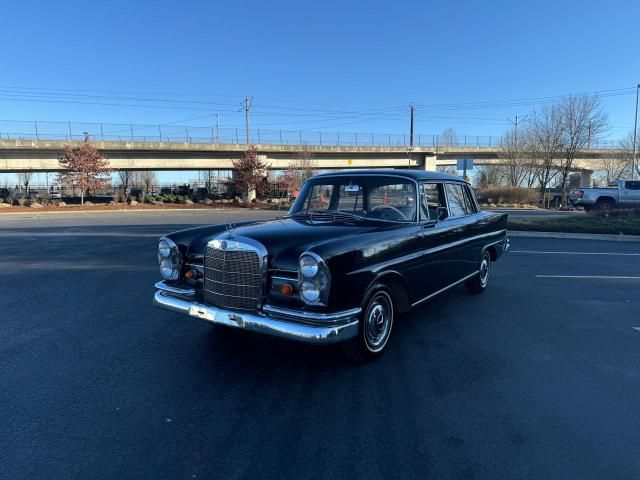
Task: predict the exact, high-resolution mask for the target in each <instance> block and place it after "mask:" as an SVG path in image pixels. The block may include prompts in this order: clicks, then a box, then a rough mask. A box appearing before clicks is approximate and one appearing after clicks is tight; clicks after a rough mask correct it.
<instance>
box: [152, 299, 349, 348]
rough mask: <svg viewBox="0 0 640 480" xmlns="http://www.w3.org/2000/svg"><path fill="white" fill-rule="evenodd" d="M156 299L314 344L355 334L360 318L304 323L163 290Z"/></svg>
mask: <svg viewBox="0 0 640 480" xmlns="http://www.w3.org/2000/svg"><path fill="white" fill-rule="evenodd" d="M153 303H154V305H155V306H157V307H160V308H163V309H165V310H169V311H171V312H174V313H180V314H183V315H188V316H190V317H194V318H199V319H201V320H205V321H207V322H209V323H213V324H217V325H226V326H228V327H233V328H240V329H243V330H250V331H253V332H258V333H265V334H268V335H273V336H275V337H280V338H286V339H289V340H297V341H299V342H305V343H310V344H317V345H324V344H331V343H338V342H342V341H344V340H348V339H350V338H353V337H355V336H356V335H357V334H358V323H359V320H358V319H357V318H353V317H349V316H346V317H345V318H344V322H343V323H340V324H332V325H304V324H300V323H293V322H291V321H286V320H280V319H277V318H273V317H270V316H268V315H261V314H258V313H244V312H236V311H230V310H225V309H222V308H217V307H213V306H209V305H203V304H200V303H197V302H193V301H188V300H183V299H179V298H175V297H172V296H169V295H166V294H165V293H163V292H162V291H158V292H156V294H155V296H154V297H153Z"/></svg>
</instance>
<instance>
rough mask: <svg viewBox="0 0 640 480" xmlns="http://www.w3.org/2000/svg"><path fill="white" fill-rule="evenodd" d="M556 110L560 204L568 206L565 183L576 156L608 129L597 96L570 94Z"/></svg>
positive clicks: (605, 117)
mask: <svg viewBox="0 0 640 480" xmlns="http://www.w3.org/2000/svg"><path fill="white" fill-rule="evenodd" d="M557 108H558V109H559V112H560V117H561V122H562V125H561V138H562V150H563V155H562V156H561V157H560V159H559V165H558V172H559V174H560V182H559V183H560V187H561V188H562V195H563V201H562V203H563V204H566V203H567V199H566V196H567V193H568V192H567V180H568V179H569V174H570V173H571V172H572V170H573V168H574V160H575V159H576V157H577V156H578V155H579V154H580V153H581V152H583V151H584V150H585V149H586V148H588V147H589V146H590V145H591V144H592V143H593V142H596V141H597V140H598V139H599V137H600V136H601V135H602V134H603V133H604V132H605V130H606V129H607V116H606V114H605V113H604V112H603V110H602V108H601V106H600V100H599V99H598V97H597V96H590V95H582V96H574V95H569V96H567V97H564V98H563V99H562V100H561V101H560V103H559V104H558V106H557Z"/></svg>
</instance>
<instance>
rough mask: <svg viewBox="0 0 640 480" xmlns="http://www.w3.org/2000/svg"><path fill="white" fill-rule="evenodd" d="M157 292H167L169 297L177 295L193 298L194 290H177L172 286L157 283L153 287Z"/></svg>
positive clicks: (177, 288)
mask: <svg viewBox="0 0 640 480" xmlns="http://www.w3.org/2000/svg"><path fill="white" fill-rule="evenodd" d="M154 286H155V287H156V288H157V289H158V290H160V291H162V292H167V293H169V294H171V295H177V296H180V297H188V298H195V296H196V290H195V289H194V288H179V287H174V286H172V285H167V284H166V283H165V282H164V281H162V282H158V283H156V284H155V285H154Z"/></svg>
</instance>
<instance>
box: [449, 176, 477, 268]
mask: <svg viewBox="0 0 640 480" xmlns="http://www.w3.org/2000/svg"><path fill="white" fill-rule="evenodd" d="M445 190H446V193H447V204H448V205H449V214H450V220H451V221H452V222H455V225H456V226H455V228H454V232H455V233H456V238H455V241H456V244H457V245H456V259H455V260H456V261H455V272H456V280H459V279H461V278H463V277H466V276H467V275H470V274H472V273H474V272H476V271H477V270H478V264H479V261H480V254H481V251H482V241H481V240H477V239H475V237H476V236H477V235H479V234H480V233H481V231H480V230H481V228H482V227H481V225H480V224H479V223H478V216H479V213H478V209H477V206H476V204H475V202H474V200H473V196H472V195H471V192H470V190H469V186H468V185H467V183H466V182H447V183H446V186H445Z"/></svg>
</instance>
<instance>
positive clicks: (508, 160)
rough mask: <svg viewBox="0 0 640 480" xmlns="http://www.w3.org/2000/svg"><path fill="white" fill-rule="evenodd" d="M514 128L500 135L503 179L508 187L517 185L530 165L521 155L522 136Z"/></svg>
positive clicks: (521, 181) (522, 179)
mask: <svg viewBox="0 0 640 480" xmlns="http://www.w3.org/2000/svg"><path fill="white" fill-rule="evenodd" d="M519 133H521V132H518V130H516V129H515V128H513V129H511V130H509V131H507V132H505V134H504V135H503V136H502V152H501V159H502V160H503V163H504V168H503V169H501V170H503V173H504V181H505V183H506V184H507V185H508V186H510V187H519V186H520V185H521V184H522V183H523V182H524V180H525V179H526V177H527V174H528V173H529V170H530V169H529V167H530V165H528V164H527V161H526V159H525V157H524V156H523V155H522V145H523V142H522V136H520V135H519Z"/></svg>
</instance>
